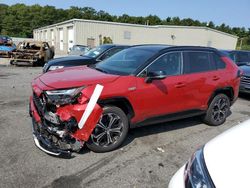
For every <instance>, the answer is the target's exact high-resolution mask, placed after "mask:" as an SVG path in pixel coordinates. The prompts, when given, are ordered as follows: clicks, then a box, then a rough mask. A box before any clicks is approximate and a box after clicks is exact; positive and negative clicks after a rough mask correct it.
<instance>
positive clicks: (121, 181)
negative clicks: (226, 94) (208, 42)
mask: <svg viewBox="0 0 250 188" xmlns="http://www.w3.org/2000/svg"><path fill="white" fill-rule="evenodd" d="M41 71H42V69H41V68H39V67H35V68H32V67H10V66H9V67H2V66H1V67H0V91H1V92H0V142H1V144H0V150H1V155H0V187H1V188H5V187H26V188H28V187H93V188H98V187H102V188H104V187H109V188H110V187H167V185H168V182H169V180H170V178H171V177H172V175H173V174H174V173H175V172H176V170H177V169H178V168H179V167H181V166H182V165H183V164H184V163H185V162H186V161H187V160H188V158H189V157H190V156H191V154H192V153H193V152H194V151H195V149H196V148H198V147H199V146H201V145H203V144H204V143H206V142H207V141H208V140H210V139H211V138H213V137H215V136H216V135H218V134H220V133H221V132H223V131H225V130H227V129H229V128H230V127H232V126H236V125H237V124H239V123H240V122H242V121H244V120H246V119H248V118H249V116H250V111H249V107H250V101H249V99H250V96H246V95H245V96H241V97H240V98H239V99H238V100H237V102H236V103H235V104H234V106H233V107H232V114H231V116H230V117H229V118H228V120H227V122H226V123H225V124H223V125H221V126H219V127H211V126H207V125H205V124H203V123H201V122H200V121H199V119H198V118H190V119H185V120H180V121H174V122H171V123H164V124H158V125H151V126H147V127H142V128H138V129H133V130H131V131H130V132H129V136H128V138H127V140H126V142H125V143H124V144H123V146H122V147H121V148H120V149H118V150H116V151H113V152H109V153H103V154H98V153H93V152H91V151H89V150H88V149H86V148H84V149H83V150H82V151H81V152H80V153H74V157H73V158H71V159H62V158H56V157H52V156H49V155H47V154H45V153H43V152H42V151H40V150H39V149H37V148H36V147H35V145H34V143H33V138H32V134H31V119H30V117H29V115H28V100H29V95H30V94H31V87H30V82H31V80H32V79H33V78H34V77H36V76H37V75H39V74H40V73H41ZM157 148H158V149H157Z"/></svg>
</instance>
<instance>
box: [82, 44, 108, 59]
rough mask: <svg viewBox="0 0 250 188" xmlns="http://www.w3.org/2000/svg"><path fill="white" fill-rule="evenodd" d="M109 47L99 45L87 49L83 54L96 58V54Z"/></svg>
mask: <svg viewBox="0 0 250 188" xmlns="http://www.w3.org/2000/svg"><path fill="white" fill-rule="evenodd" d="M109 48H110V47H109V46H99V47H96V48H93V49H91V50H89V51H88V52H87V53H86V54H84V56H88V57H93V58H96V57H97V56H98V55H100V54H101V53H103V52H104V51H105V50H107V49H109Z"/></svg>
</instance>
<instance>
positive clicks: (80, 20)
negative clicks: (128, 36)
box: [34, 19, 239, 38]
mask: <svg viewBox="0 0 250 188" xmlns="http://www.w3.org/2000/svg"><path fill="white" fill-rule="evenodd" d="M75 22H89V23H98V24H109V25H120V26H131V27H143V28H156V29H157V28H183V29H184V28H185V29H203V30H208V31H213V32H217V33H220V34H223V35H228V36H231V37H233V38H239V37H238V36H235V35H232V34H229V33H225V32H222V31H219V30H216V29H212V28H210V27H204V26H179V25H178V26H177V25H141V24H130V23H120V22H109V21H99V20H86V19H71V20H67V21H63V22H59V23H56V24H52V25H48V26H44V27H40V28H37V29H35V30H34V31H36V30H41V29H48V28H50V27H56V26H60V25H64V24H70V23H72V24H73V23H75Z"/></svg>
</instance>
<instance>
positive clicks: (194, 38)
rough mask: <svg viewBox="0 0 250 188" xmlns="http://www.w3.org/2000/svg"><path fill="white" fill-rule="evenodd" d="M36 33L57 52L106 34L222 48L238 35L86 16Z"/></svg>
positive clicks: (128, 40)
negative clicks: (110, 20)
mask: <svg viewBox="0 0 250 188" xmlns="http://www.w3.org/2000/svg"><path fill="white" fill-rule="evenodd" d="M33 34H34V39H35V40H43V41H47V42H49V43H50V45H53V46H55V50H56V53H57V54H66V53H67V52H68V50H69V48H70V47H72V46H73V45H74V44H82V45H88V46H91V47H94V46H98V45H99V44H100V42H101V40H103V38H104V37H110V38H111V39H112V41H113V43H114V44H127V45H135V44H168V45H193V46H209V47H215V48H218V49H235V47H236V43H237V39H238V37H237V36H234V35H231V34H228V33H224V32H221V31H218V30H215V29H211V28H208V27H195V26H173V25H154V26H147V25H139V24H126V23H116V22H106V21H95V20H82V19H72V20H68V21H64V22H61V23H57V24H53V25H49V26H46V27H42V28H38V29H35V30H34V31H33Z"/></svg>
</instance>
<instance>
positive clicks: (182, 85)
mask: <svg viewBox="0 0 250 188" xmlns="http://www.w3.org/2000/svg"><path fill="white" fill-rule="evenodd" d="M185 86H186V84H184V83H182V82H180V83H177V84H176V85H175V87H176V88H182V87H185Z"/></svg>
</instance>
